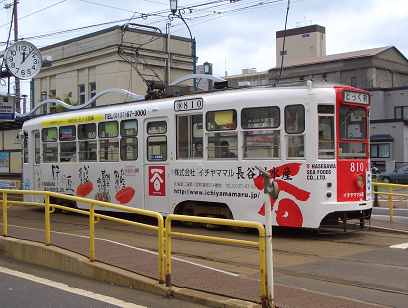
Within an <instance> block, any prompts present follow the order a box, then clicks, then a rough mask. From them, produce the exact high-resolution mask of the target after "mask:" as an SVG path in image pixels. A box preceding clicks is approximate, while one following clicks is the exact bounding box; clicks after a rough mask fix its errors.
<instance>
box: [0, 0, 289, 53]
mask: <svg viewBox="0 0 408 308" xmlns="http://www.w3.org/2000/svg"><path fill="white" fill-rule="evenodd" d="M64 1H67V0H64ZM81 1H83V2H87V3H90V2H93V1H89V0H81ZM282 1H284V0H271V1H259V0H257V1H251V2H250V3H253V4H250V5H247V6H243V7H238V8H234V9H231V10H224V11H220V12H217V11H215V12H212V13H208V14H205V15H201V16H194V15H193V16H191V17H185V19H187V20H188V21H190V22H191V21H194V20H196V19H202V18H206V17H207V18H208V17H211V16H212V15H216V16H215V17H214V18H209V19H207V20H205V21H203V22H208V21H210V20H215V19H218V18H221V17H223V15H227V14H233V13H236V12H240V11H243V10H247V9H251V8H256V7H260V6H264V5H269V4H273V3H278V2H282ZM61 2H62V1H59V2H57V3H61ZM57 3H54V5H56V4H57ZM243 3H244V1H236V2H230V1H229V0H214V1H209V2H208V1H207V2H202V3H199V4H194V5H190V6H185V7H183V9H185V10H189V9H193V8H197V7H200V8H201V9H198V10H196V11H202V10H209V9H212V8H213V7H219V6H221V5H236V4H240V5H241V4H243ZM212 4H215V5H214V6H213V7H212V6H211V5H212ZM208 5H210V6H208ZM205 6H208V7H205ZM44 9H45V8H44ZM128 11H130V10H128ZM130 12H132V13H134V12H133V11H130ZM163 12H168V9H167V10H160V11H155V12H150V13H139V14H141V15H140V16H136V17H131V18H126V19H118V20H112V21H108V22H103V23H97V24H92V25H87V26H82V27H77V28H70V29H65V30H60V31H54V32H48V33H43V34H37V35H31V36H24V39H30V40H35V39H42V38H49V37H52V36H56V35H62V34H66V33H70V32H76V31H82V30H86V29H91V28H96V27H102V26H106V25H111V24H117V23H123V22H129V21H130V20H135V19H145V18H146V17H151V16H154V17H162V18H163V19H159V20H157V21H154V22H151V23H149V24H150V25H153V24H160V23H162V22H165V21H167V16H166V17H163V16H162V15H159V14H161V13H163ZM33 13H34V12H33ZM198 24H200V23H198ZM198 24H197V23H196V24H195V25H198ZM180 26H182V23H181V22H180V23H178V24H176V25H173V26H172V27H173V28H177V27H180ZM4 44H5V42H0V45H4Z"/></svg>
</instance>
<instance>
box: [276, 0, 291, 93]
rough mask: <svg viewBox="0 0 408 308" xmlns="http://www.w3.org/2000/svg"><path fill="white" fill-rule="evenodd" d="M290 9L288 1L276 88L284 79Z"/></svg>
mask: <svg viewBox="0 0 408 308" xmlns="http://www.w3.org/2000/svg"><path fill="white" fill-rule="evenodd" d="M289 8H290V0H288V6H287V8H286V16H285V29H284V30H283V31H284V32H283V42H282V51H281V65H280V70H279V76H278V80H277V81H276V83H275V86H277V85H278V83H279V81H280V79H281V77H282V72H283V60H284V59H285V41H286V27H287V24H288V15H289Z"/></svg>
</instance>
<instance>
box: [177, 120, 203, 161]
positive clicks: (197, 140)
mask: <svg viewBox="0 0 408 308" xmlns="http://www.w3.org/2000/svg"><path fill="white" fill-rule="evenodd" d="M202 158H203V116H202V114H195V115H187V116H177V159H202Z"/></svg>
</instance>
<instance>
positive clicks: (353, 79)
mask: <svg viewBox="0 0 408 308" xmlns="http://www.w3.org/2000/svg"><path fill="white" fill-rule="evenodd" d="M350 85H351V86H352V87H357V77H354V76H353V77H351V78H350Z"/></svg>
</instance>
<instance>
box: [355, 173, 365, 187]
mask: <svg viewBox="0 0 408 308" xmlns="http://www.w3.org/2000/svg"><path fill="white" fill-rule="evenodd" d="M356 185H357V187H358V188H363V186H364V179H363V176H362V175H357V177H356Z"/></svg>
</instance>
